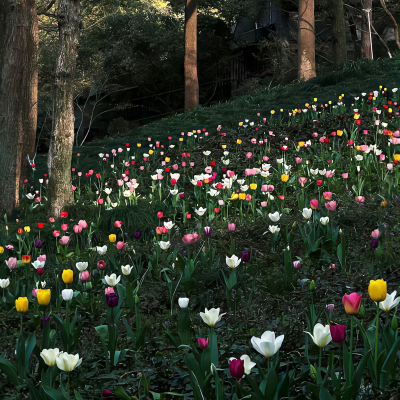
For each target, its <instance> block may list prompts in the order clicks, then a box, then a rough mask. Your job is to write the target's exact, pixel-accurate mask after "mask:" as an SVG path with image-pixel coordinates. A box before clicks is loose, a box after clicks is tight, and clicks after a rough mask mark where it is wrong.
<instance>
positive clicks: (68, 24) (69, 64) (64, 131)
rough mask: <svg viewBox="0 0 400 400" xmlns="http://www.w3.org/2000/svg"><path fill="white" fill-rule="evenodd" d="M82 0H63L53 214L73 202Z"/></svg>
mask: <svg viewBox="0 0 400 400" xmlns="http://www.w3.org/2000/svg"><path fill="white" fill-rule="evenodd" d="M79 1H80V0H59V3H58V10H57V18H58V32H59V43H58V52H57V59H56V68H55V84H54V92H53V129H52V134H51V139H50V147H49V155H48V166H49V175H50V183H49V205H50V207H49V213H50V215H52V216H58V215H59V214H60V211H61V210H62V209H63V208H64V207H65V206H66V205H69V204H71V203H72V202H73V192H72V187H71V161H72V149H73V145H74V133H75V132H74V123H75V117H74V106H73V95H74V78H75V71H76V58H77V56H78V47H79V30H80V3H79Z"/></svg>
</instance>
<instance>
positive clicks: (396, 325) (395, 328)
mask: <svg viewBox="0 0 400 400" xmlns="http://www.w3.org/2000/svg"><path fill="white" fill-rule="evenodd" d="M391 327H392V329H393V330H394V331H397V329H399V323H398V321H397V318H396V314H394V315H393V318H392V325H391Z"/></svg>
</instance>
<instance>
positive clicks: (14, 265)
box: [6, 257, 18, 269]
mask: <svg viewBox="0 0 400 400" xmlns="http://www.w3.org/2000/svg"><path fill="white" fill-rule="evenodd" d="M6 264H7V267H8V268H9V269H15V268H17V266H18V262H17V259H16V258H15V257H10V258H9V259H8V260H7V261H6Z"/></svg>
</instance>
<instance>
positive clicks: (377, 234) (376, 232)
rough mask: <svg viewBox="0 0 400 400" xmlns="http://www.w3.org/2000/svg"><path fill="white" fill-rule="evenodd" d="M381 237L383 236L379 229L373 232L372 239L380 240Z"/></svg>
mask: <svg viewBox="0 0 400 400" xmlns="http://www.w3.org/2000/svg"><path fill="white" fill-rule="evenodd" d="M380 235H381V232H380V231H379V229H375V230H373V231H372V232H371V238H372V239H378V238H379V236H380Z"/></svg>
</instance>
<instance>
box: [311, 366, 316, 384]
mask: <svg viewBox="0 0 400 400" xmlns="http://www.w3.org/2000/svg"><path fill="white" fill-rule="evenodd" d="M310 376H311V378H312V380H313V381H314V382H315V381H316V380H317V371H316V370H315V367H314V366H313V365H311V364H310Z"/></svg>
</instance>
